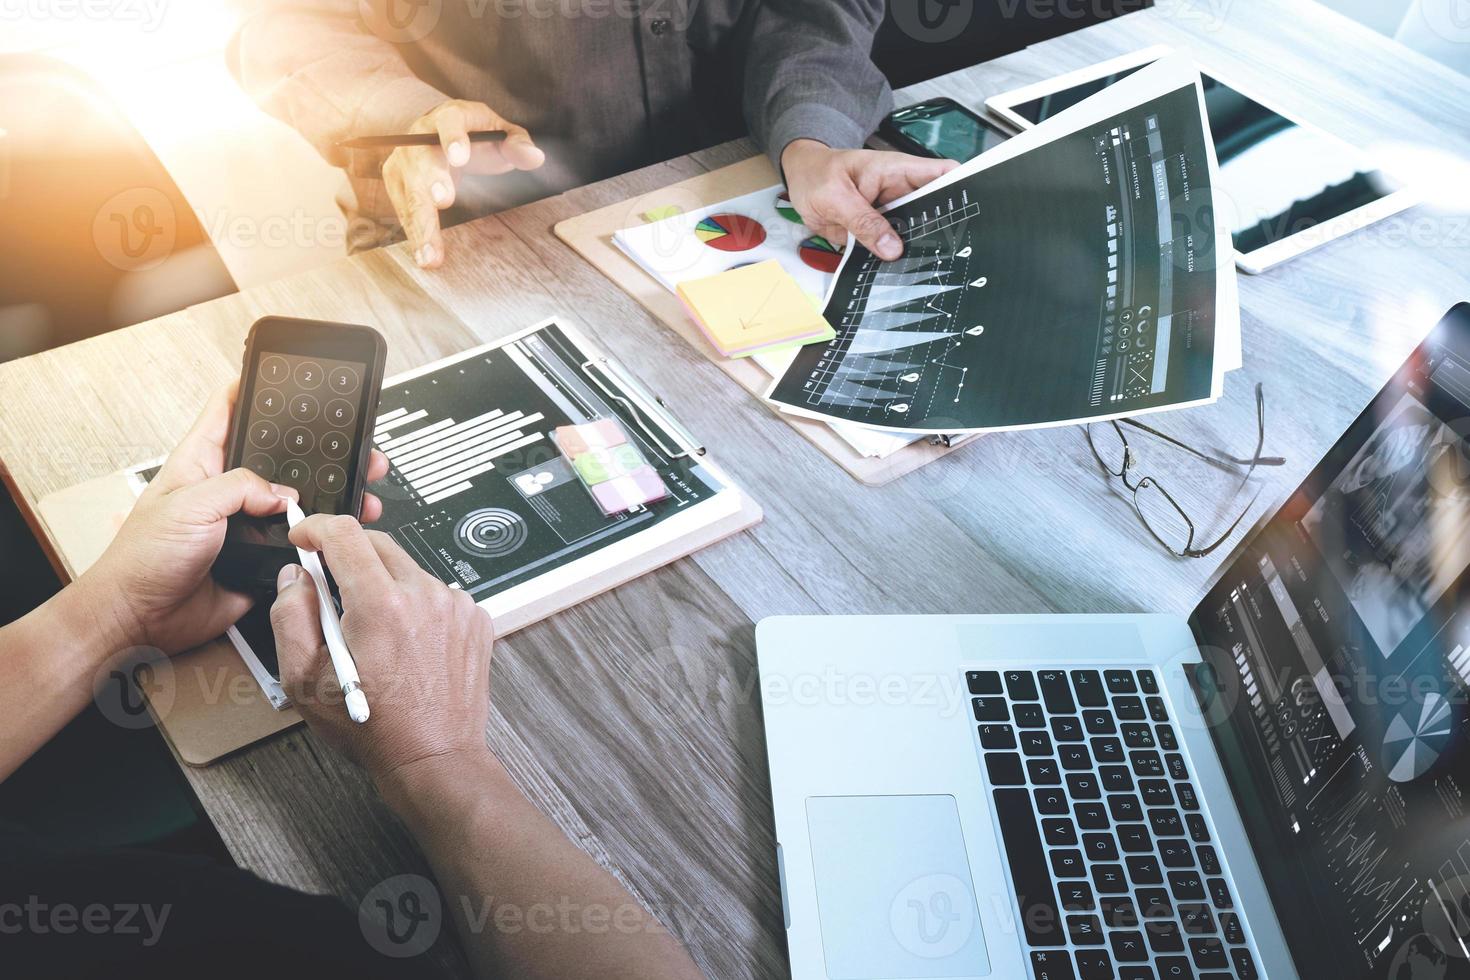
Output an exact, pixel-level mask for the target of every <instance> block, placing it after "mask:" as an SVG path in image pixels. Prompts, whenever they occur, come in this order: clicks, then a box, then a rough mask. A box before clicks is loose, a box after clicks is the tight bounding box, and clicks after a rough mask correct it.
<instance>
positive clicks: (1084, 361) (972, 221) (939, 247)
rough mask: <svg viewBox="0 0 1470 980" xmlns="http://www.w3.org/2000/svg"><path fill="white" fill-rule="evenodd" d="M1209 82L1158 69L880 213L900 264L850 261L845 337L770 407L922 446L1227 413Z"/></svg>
mask: <svg viewBox="0 0 1470 980" xmlns="http://www.w3.org/2000/svg"><path fill="white" fill-rule="evenodd" d="M1216 173H1217V166H1216V161H1215V155H1214V147H1213V142H1212V140H1211V138H1210V133H1209V128H1208V123H1207V121H1206V117H1205V110H1204V102H1203V98H1202V95H1201V91H1200V84H1199V73H1198V71H1197V70H1196V69H1195V67H1194V66H1193V65H1192V64H1191V63H1190V62H1189V61H1188V59H1186V58H1183V57H1182V56H1176V57H1171V58H1166V59H1163V60H1160V61H1158V62H1156V63H1154V64H1153V65H1151V66H1149V67H1148V68H1144V69H1142V70H1140V71H1139V72H1137V73H1136V74H1134V75H1133V76H1131V77H1129V78H1127V79H1125V80H1123V81H1121V82H1119V83H1117V84H1116V85H1114V86H1112V87H1111V88H1109V89H1107V90H1106V91H1105V92H1103V93H1101V94H1099V95H1097V96H1095V97H1093V98H1091V99H1088V100H1086V101H1084V102H1082V103H1079V104H1078V105H1077V106H1074V107H1073V108H1072V109H1070V110H1068V111H1066V112H1063V113H1060V114H1058V115H1057V116H1055V117H1053V118H1052V119H1051V120H1049V121H1047V122H1045V123H1043V124H1042V125H1040V126H1038V127H1036V128H1035V129H1033V130H1030V131H1028V132H1026V133H1023V134H1021V135H1020V136H1017V137H1015V138H1013V139H1012V140H1010V141H1009V142H1007V143H1004V144H1002V145H1001V146H999V147H997V148H995V149H993V150H991V151H989V152H987V153H985V154H983V155H981V156H980V157H977V158H976V159H975V160H973V161H971V162H970V163H968V164H966V165H964V166H961V167H958V168H956V169H955V170H953V171H951V172H950V173H949V174H947V175H945V176H944V177H942V178H940V179H939V180H938V181H935V182H934V183H931V184H929V185H928V186H926V187H924V188H923V189H921V190H920V191H918V192H916V193H914V194H911V195H909V196H907V197H905V198H902V199H900V200H898V201H896V202H894V203H893V204H891V205H889V206H888V207H887V208H885V209H884V210H885V212H886V216H887V217H888V218H889V219H890V221H891V222H892V223H893V226H894V228H895V230H897V231H898V233H899V235H900V236H901V237H902V238H903V240H904V255H903V257H902V258H901V259H899V260H897V261H894V262H880V261H879V260H878V259H877V258H876V257H875V256H873V254H872V253H871V252H869V251H868V250H867V249H866V248H864V247H863V246H861V245H860V244H854V245H853V246H851V247H850V248H849V249H848V250H847V254H846V255H845V256H844V257H843V260H842V263H841V265H840V267H839V268H838V271H837V273H836V275H835V277H834V280H833V283H832V287H831V291H830V293H829V294H828V297H827V303H826V309H825V313H826V318H827V320H828V322H830V323H831V324H832V326H833V327H834V328H835V329H836V331H837V337H836V339H835V340H833V341H831V342H830V343H828V344H813V345H810V346H808V347H804V348H802V349H801V350H799V351H798V352H797V353H796V355H795V357H794V358H793V360H792V363H791V365H790V366H789V367H788V368H787V369H786V371H785V372H784V373H783V374H782V375H781V376H780V377H779V378H778V379H777V381H776V382H775V383H774V384H773V385H772V387H771V389H770V391H769V393H768V397H769V398H770V399H771V400H773V401H775V402H776V403H778V405H779V406H780V407H781V408H783V409H784V410H786V411H790V412H794V413H796V414H800V415H806V416H810V417H813V418H820V419H825V420H827V421H829V422H843V423H848V424H853V425H859V426H863V427H866V428H871V429H877V430H887V431H894V430H898V431H905V432H916V431H917V432H929V433H957V432H982V431H992V430H1001V429H1019V428H1032V427H1039V426H1051V425H1068V424H1075V423H1077V422H1081V421H1088V420H1093V419H1104V418H1117V417H1120V416H1131V415H1142V414H1145V413H1148V412H1156V411H1161V410H1164V409H1169V408H1181V407H1184V406H1187V405H1197V404H1201V403H1204V402H1208V401H1211V400H1213V399H1215V398H1218V397H1219V395H1220V392H1221V389H1222V386H1223V380H1224V373H1225V372H1226V371H1227V370H1231V369H1234V368H1236V367H1239V366H1240V317H1239V304H1238V298H1237V293H1236V284H1235V266H1234V252H1233V250H1232V246H1231V242H1230V236H1229V232H1228V229H1226V228H1224V227H1223V225H1217V223H1216V222H1215V221H1214V220H1213V199H1212V194H1211V189H1212V187H1213V186H1214V183H1215V177H1216Z"/></svg>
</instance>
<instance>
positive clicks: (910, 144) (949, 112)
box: [878, 98, 1009, 163]
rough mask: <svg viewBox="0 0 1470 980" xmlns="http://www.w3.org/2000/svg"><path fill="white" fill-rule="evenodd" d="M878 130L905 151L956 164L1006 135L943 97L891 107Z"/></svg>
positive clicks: (996, 144)
mask: <svg viewBox="0 0 1470 980" xmlns="http://www.w3.org/2000/svg"><path fill="white" fill-rule="evenodd" d="M878 133H879V135H881V136H882V137H883V138H884V139H886V140H888V142H890V143H892V144H894V145H895V146H897V147H899V148H900V149H903V150H906V151H908V152H909V153H917V154H918V155H919V156H925V157H935V158H948V159H950V160H958V161H959V162H960V163H964V162H965V161H966V160H970V159H972V158H974V157H977V156H979V155H980V154H981V153H984V152H985V151H986V150H988V149H990V148H991V147H992V146H998V145H1000V144H1001V143H1004V142H1005V141H1006V140H1007V139H1008V138H1009V137H1008V135H1007V134H1006V133H1005V132H1003V131H1001V130H1000V129H997V128H996V127H995V126H992V125H991V124H990V123H988V122H986V121H985V120H984V119H982V118H980V117H979V116H977V115H976V114H975V113H973V112H971V111H970V110H969V109H967V108H965V107H964V106H962V105H960V104H959V103H958V102H956V101H955V100H954V99H943V98H941V99H930V100H929V101H927V102H918V103H915V104H914V105H911V106H904V107H903V108H902V109H895V110H893V111H892V112H890V113H889V114H888V115H887V116H886V117H885V118H884V120H883V125H882V126H881V127H880V128H879V129H878Z"/></svg>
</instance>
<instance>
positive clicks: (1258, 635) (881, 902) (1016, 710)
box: [756, 304, 1470, 980]
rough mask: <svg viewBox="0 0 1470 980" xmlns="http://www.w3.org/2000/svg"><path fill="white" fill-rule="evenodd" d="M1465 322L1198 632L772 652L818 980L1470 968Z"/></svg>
mask: <svg viewBox="0 0 1470 980" xmlns="http://www.w3.org/2000/svg"><path fill="white" fill-rule="evenodd" d="M1467 435H1470V305H1466V304H1461V305H1459V306H1457V307H1455V308H1454V309H1453V310H1451V311H1450V313H1449V314H1447V315H1446V317H1445V318H1444V320H1443V321H1441V322H1440V324H1439V325H1438V326H1437V327H1436V328H1435V330H1434V332H1433V333H1432V334H1431V335H1430V336H1429V337H1428V338H1427V339H1426V340H1425V341H1424V343H1423V344H1421V345H1420V347H1419V348H1418V349H1417V350H1416V351H1415V352H1414V354H1413V355H1412V356H1411V357H1410V358H1409V360H1408V361H1407V362H1406V363H1405V365H1404V366H1403V367H1402V368H1401V369H1400V371H1399V372H1398V374H1397V375H1395V377H1394V378H1393V379H1392V380H1391V381H1390V382H1389V384H1388V385H1387V386H1386V387H1385V388H1384V389H1383V390H1382V391H1381V392H1380V393H1379V394H1378V395H1377V397H1376V398H1375V399H1374V400H1373V402H1372V403H1371V404H1370V405H1369V406H1368V408H1367V409H1366V410H1365V411H1364V412H1363V414H1362V415H1361V416H1360V417H1359V418H1358V419H1357V421H1356V422H1354V424H1353V425H1352V427H1351V428H1349V430H1348V431H1347V433H1346V434H1345V435H1344V436H1343V437H1342V439H1341V440H1339V442H1338V443H1337V445H1335V446H1334V447H1333V448H1332V450H1331V451H1330V452H1329V453H1328V454H1327V455H1326V457H1325V458H1324V459H1323V460H1322V462H1321V463H1320V464H1319V465H1318V466H1317V467H1316V469H1315V470H1314V471H1313V472H1312V474H1311V475H1310V476H1309V477H1308V478H1307V480H1306V482H1305V483H1304V484H1303V485H1302V486H1301V487H1300V488H1299V489H1298V491H1297V492H1296V493H1295V494H1293V495H1292V496H1291V497H1290V499H1289V500H1288V501H1287V503H1286V504H1285V505H1284V506H1283V507H1282V508H1281V509H1280V510H1279V511H1278V512H1276V513H1275V514H1273V515H1271V516H1270V517H1268V518H1267V519H1266V520H1264V521H1263V522H1261V524H1259V525H1258V526H1257V527H1256V528H1255V530H1253V531H1252V532H1251V534H1250V535H1248V536H1247V537H1246V539H1245V540H1244V542H1243V543H1242V544H1241V546H1240V547H1239V548H1238V549H1237V551H1236V553H1235V554H1234V555H1233V556H1232V557H1231V558H1230V559H1228V560H1227V561H1226V562H1224V564H1223V566H1222V569H1221V572H1220V574H1219V576H1218V577H1217V579H1216V581H1215V584H1214V585H1213V586H1212V587H1211V588H1210V590H1209V592H1208V594H1207V595H1206V596H1205V598H1204V600H1203V601H1202V602H1201V603H1200V604H1199V606H1198V607H1197V608H1196V609H1195V610H1194V611H1193V613H1192V615H1191V616H1190V617H1189V618H1188V619H1184V618H1180V617H1177V616H1163V615H1138V616H942V617H921V616H892V617H888V616H884V617H779V618H773V619H767V620H765V621H763V622H762V623H761V624H760V626H759V628H758V630H757V634H756V639H757V646H758V649H759V662H760V680H761V696H762V703H763V705H764V711H765V726H766V739H767V746H768V752H769V756H770V771H771V791H772V798H773V801H774V807H775V827H776V838H777V846H778V858H779V865H780V869H781V897H782V901H783V904H784V906H785V916H786V931H787V942H788V947H789V952H790V959H791V969H792V974H793V976H794V977H795V978H796V980H810V978H819V977H820V978H831V980H880V978H881V980H894V978H915V977H950V978H957V977H1007V978H1012V977H1035V978H1038V980H1102V978H1112V977H1118V978H1123V980H1143V978H1151V980H1181V978H1204V980H1222V978H1226V977H1238V978H1242V980H1252V978H1255V977H1270V978H1273V980H1276V978H1289V977H1295V976H1301V977H1331V978H1333V980H1342V978H1348V977H1393V978H1398V977H1413V978H1429V977H1435V978H1438V977H1445V976H1463V975H1465V974H1466V973H1467V972H1470V970H1467V965H1470V816H1467V804H1470V797H1467V794H1470V751H1467V747H1466V744H1465V737H1466V726H1467V710H1466V698H1465V690H1466V685H1467V683H1470V576H1467V575H1466V574H1465V571H1466V568H1467V566H1470V449H1467V445H1466V443H1465V442H1464V441H1463V440H1464V437H1465V436H1467Z"/></svg>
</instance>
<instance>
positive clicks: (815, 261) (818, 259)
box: [799, 235, 842, 275]
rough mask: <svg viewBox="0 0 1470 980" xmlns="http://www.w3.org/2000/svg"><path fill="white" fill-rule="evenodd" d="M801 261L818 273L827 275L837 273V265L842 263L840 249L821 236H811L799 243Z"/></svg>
mask: <svg viewBox="0 0 1470 980" xmlns="http://www.w3.org/2000/svg"><path fill="white" fill-rule="evenodd" d="M799 251H800V254H801V260H802V261H803V262H805V263H806V264H807V265H809V266H811V267H812V268H813V269H816V270H817V271H818V272H825V273H827V274H828V275H831V274H832V273H834V272H836V271H837V266H838V264H839V263H840V262H841V261H842V249H840V248H838V247H837V246H836V245H833V244H832V243H831V242H829V241H827V239H825V238H823V237H822V236H821V235H813V236H812V237H810V238H808V239H806V240H805V241H803V242H802V243H801V248H800V250H799Z"/></svg>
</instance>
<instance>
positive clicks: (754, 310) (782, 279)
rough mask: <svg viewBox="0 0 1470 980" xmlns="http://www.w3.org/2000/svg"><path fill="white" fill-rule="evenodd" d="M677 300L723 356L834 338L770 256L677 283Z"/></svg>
mask: <svg viewBox="0 0 1470 980" xmlns="http://www.w3.org/2000/svg"><path fill="white" fill-rule="evenodd" d="M678 294H679V298H680V299H681V300H683V301H684V305H685V307H687V308H688V310H689V312H690V314H691V315H692V316H693V317H694V320H695V322H696V323H698V324H699V328H700V329H701V330H702V331H704V335H705V336H706V337H707V338H709V341H710V343H711V344H713V345H714V347H715V349H716V350H718V351H719V352H720V353H721V354H723V355H724V356H726V357H745V356H747V355H750V354H754V353H756V352H757V351H762V350H767V349H769V348H774V347H789V346H792V345H796V344H812V343H818V342H820V341H827V340H831V339H832V338H833V337H835V336H836V332H835V331H833V329H832V327H831V325H830V324H829V323H827V321H826V320H825V319H823V318H822V314H821V313H819V312H818V311H817V309H816V307H815V306H813V305H812V301H811V300H810V299H809V298H808V297H807V295H806V293H804V292H802V290H801V287H800V286H798V285H797V284H796V280H795V279H793V278H792V277H791V274H790V273H788V272H787V271H786V270H785V269H783V268H781V263H779V262H777V261H775V260H774V259H771V260H768V261H765V262H757V263H755V264H754V265H747V266H742V267H740V268H738V269H730V270H727V271H725V272H721V273H719V274H717V275H713V276H706V277H704V278H702V279H690V280H688V281H686V282H681V283H680V284H679V287H678Z"/></svg>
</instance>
